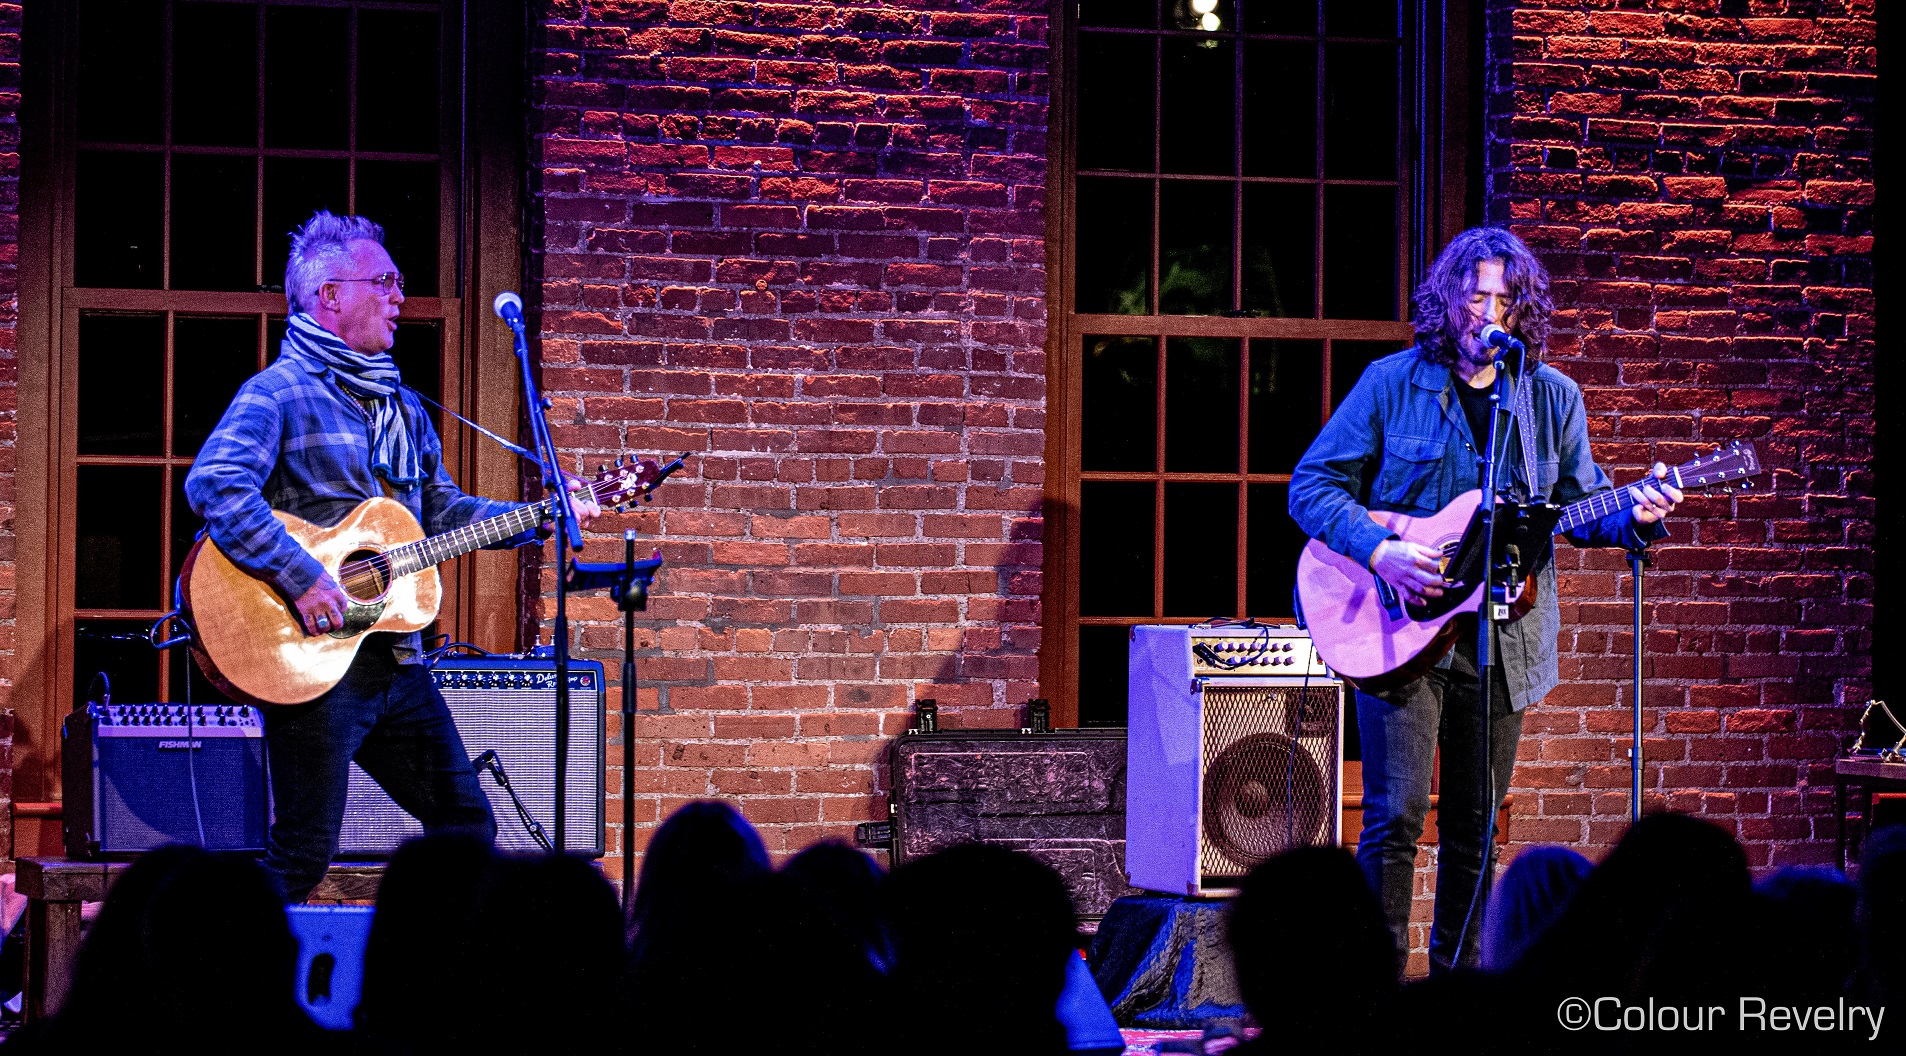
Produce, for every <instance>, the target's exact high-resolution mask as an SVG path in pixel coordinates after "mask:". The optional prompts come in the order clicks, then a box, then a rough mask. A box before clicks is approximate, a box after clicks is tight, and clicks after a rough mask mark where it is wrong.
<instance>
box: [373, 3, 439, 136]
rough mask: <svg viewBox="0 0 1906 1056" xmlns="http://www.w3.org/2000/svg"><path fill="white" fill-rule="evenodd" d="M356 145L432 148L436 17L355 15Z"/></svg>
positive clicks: (403, 13) (406, 13)
mask: <svg viewBox="0 0 1906 1056" xmlns="http://www.w3.org/2000/svg"><path fill="white" fill-rule="evenodd" d="M357 40H358V52H357V149H359V150H393V151H411V152H415V153H420V154H435V153H437V147H438V144H437V88H438V84H439V77H440V76H441V72H440V70H439V67H438V58H437V56H438V50H439V49H438V41H439V37H438V32H437V16H436V15H435V14H433V13H430V12H419V11H375V10H359V11H358V14H357Z"/></svg>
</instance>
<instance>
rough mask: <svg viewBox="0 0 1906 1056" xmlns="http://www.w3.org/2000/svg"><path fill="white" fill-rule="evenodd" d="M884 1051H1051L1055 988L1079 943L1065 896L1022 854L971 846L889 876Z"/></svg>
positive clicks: (1056, 1027) (1057, 1046)
mask: <svg viewBox="0 0 1906 1056" xmlns="http://www.w3.org/2000/svg"><path fill="white" fill-rule="evenodd" d="M887 907H888V910H887V913H888V915H887V920H888V922H889V924H890V926H891V927H892V928H893V936H894V967H893V972H892V974H891V976H890V980H891V983H892V987H893V1004H894V1008H895V1010H896V1014H895V1015H894V1016H893V1017H892V1020H891V1026H890V1028H889V1029H890V1030H891V1031H892V1035H893V1036H892V1037H891V1038H890V1039H889V1046H890V1048H891V1049H892V1051H896V1052H910V1053H920V1054H923V1056H939V1054H949V1056H950V1054H953V1053H967V1052H994V1053H1013V1054H1018V1053H1029V1054H1030V1053H1060V1052H1064V1051H1066V1037H1065V1028H1064V1027H1063V1026H1062V1025H1061V1024H1060V1023H1059V1019H1058V1015H1057V1008H1058V1002H1059V992H1060V991H1061V990H1063V989H1064V988H1065V978H1066V959H1067V958H1068V957H1071V956H1073V951H1074V950H1076V949H1077V948H1078V946H1079V938H1078V930H1077V928H1078V925H1077V920H1076V919H1075V917H1074V913H1073V908H1072V898H1071V896H1070V894H1069V893H1068V892H1067V891H1066V886H1065V881H1063V880H1061V879H1060V878H1059V874H1057V873H1055V872H1053V871H1052V869H1051V868H1049V867H1048V866H1046V865H1045V864H1043V863H1041V862H1040V861H1038V860H1037V859H1035V858H1033V857H1031V856H1030V855H1026V854H1021V853H1019V852H1017V851H1011V850H1007V849H1005V848H1003V847H996V846H991V845H988V844H978V843H969V844H963V845H961V846H957V847H953V848H950V849H948V850H944V851H941V852H939V853H937V854H933V855H929V856H927V857H925V858H919V859H915V860H913V861H910V862H907V863H906V864H905V865H902V866H901V867H900V868H899V869H896V870H894V872H893V875H892V876H891V877H890V878H889V880H888V898H887Z"/></svg>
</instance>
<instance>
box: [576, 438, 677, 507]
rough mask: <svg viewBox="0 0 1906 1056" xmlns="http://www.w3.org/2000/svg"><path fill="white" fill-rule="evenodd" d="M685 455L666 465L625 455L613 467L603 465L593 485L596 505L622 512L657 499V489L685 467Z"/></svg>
mask: <svg viewBox="0 0 1906 1056" xmlns="http://www.w3.org/2000/svg"><path fill="white" fill-rule="evenodd" d="M687 457H688V455H687V453H686V452H684V453H683V455H682V457H681V458H678V459H676V460H675V461H673V462H670V463H668V464H667V465H663V464H661V463H660V462H658V461H656V460H655V459H652V458H635V457H633V456H624V457H622V458H618V459H616V460H615V462H614V463H613V464H611V463H607V462H605V463H603V464H602V467H601V468H600V469H599V470H598V471H597V473H596V475H595V477H594V478H593V480H592V481H591V483H590V486H589V490H590V493H591V494H593V495H594V496H595V498H596V503H597V505H599V506H601V507H602V508H603V509H605V510H607V509H610V508H614V509H615V510H616V511H617V512H621V511H622V510H624V509H626V508H627V507H629V506H633V505H639V504H641V503H644V502H649V501H651V500H653V499H654V497H655V489H656V487H658V486H659V485H660V484H661V483H662V481H664V480H666V479H668V475H669V474H670V473H673V472H675V471H676V470H678V469H680V468H682V466H683V464H684V463H683V459H686V458H687Z"/></svg>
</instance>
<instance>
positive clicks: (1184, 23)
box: [1158, 0, 1238, 33]
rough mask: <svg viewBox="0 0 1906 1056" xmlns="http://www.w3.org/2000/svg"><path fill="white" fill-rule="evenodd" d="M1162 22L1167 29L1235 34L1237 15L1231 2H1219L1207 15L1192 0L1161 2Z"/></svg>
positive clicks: (1227, 0) (1167, 0)
mask: <svg viewBox="0 0 1906 1056" xmlns="http://www.w3.org/2000/svg"><path fill="white" fill-rule="evenodd" d="M1158 9H1159V14H1160V21H1161V24H1162V25H1163V26H1164V28H1166V29H1195V30H1203V31H1204V32H1206V33H1235V32H1237V28H1238V18H1237V14H1236V12H1235V11H1234V9H1233V8H1232V6H1231V0H1217V3H1216V4H1215V5H1213V7H1212V9H1211V10H1210V11H1209V12H1207V13H1200V12H1199V11H1198V9H1197V8H1196V7H1194V6H1192V0H1159V4H1158Z"/></svg>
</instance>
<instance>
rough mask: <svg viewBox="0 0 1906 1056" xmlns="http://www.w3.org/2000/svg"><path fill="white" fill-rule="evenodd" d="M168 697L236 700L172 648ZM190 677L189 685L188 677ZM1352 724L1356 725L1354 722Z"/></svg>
mask: <svg viewBox="0 0 1906 1056" xmlns="http://www.w3.org/2000/svg"><path fill="white" fill-rule="evenodd" d="M166 675H167V677H166V683H167V689H166V698H165V699H167V700H176V701H179V702H181V703H183V702H185V701H188V700H189V701H191V702H192V703H194V704H234V703H237V702H236V701H234V700H232V698H230V697H228V696H226V695H225V694H223V693H221V692H219V690H218V687H217V686H215V685H213V684H212V680H211V679H209V678H206V677H205V672H203V671H201V670H199V665H198V661H196V660H193V659H192V655H191V654H190V653H188V652H187V651H186V650H184V649H174V650H172V662H171V665H170V666H169V668H168V669H167V672H166ZM187 678H190V679H191V680H192V681H191V684H190V685H189V686H188V685H187V683H186V679H187ZM1352 725H1355V724H1354V723H1352Z"/></svg>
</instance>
